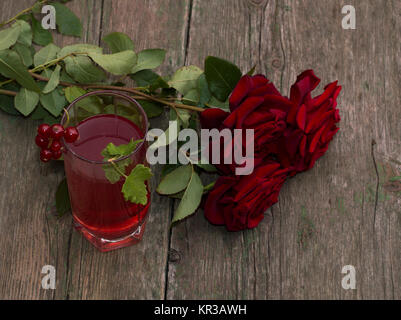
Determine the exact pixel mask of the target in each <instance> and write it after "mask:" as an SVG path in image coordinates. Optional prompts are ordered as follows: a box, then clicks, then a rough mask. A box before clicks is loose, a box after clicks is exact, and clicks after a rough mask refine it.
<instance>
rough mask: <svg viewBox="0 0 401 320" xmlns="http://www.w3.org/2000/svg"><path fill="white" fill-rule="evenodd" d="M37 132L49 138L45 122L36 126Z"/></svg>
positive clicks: (48, 130)
mask: <svg viewBox="0 0 401 320" xmlns="http://www.w3.org/2000/svg"><path fill="white" fill-rule="evenodd" d="M38 133H39V134H40V135H41V136H42V137H44V138H50V126H49V125H48V124H46V123H43V124H41V125H40V126H39V127H38Z"/></svg>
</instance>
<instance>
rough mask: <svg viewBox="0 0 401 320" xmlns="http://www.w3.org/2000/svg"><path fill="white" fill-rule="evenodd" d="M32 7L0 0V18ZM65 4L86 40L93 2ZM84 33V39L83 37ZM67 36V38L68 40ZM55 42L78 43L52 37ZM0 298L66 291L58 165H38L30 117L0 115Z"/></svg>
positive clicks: (66, 229)
mask: <svg viewBox="0 0 401 320" xmlns="http://www.w3.org/2000/svg"><path fill="white" fill-rule="evenodd" d="M31 5H32V1H25V0H22V1H14V2H12V3H6V2H2V4H1V5H0V6H1V10H0V12H1V13H0V17H1V20H5V19H8V18H10V17H12V16H14V15H15V14H16V13H18V12H20V11H21V10H23V9H25V8H27V7H29V6H31ZM69 6H70V7H71V8H72V9H73V10H74V11H75V12H77V13H78V14H79V15H80V16H81V17H83V18H84V19H83V20H84V36H83V41H90V40H91V32H90V29H89V26H91V25H92V21H95V20H96V19H97V20H98V21H100V19H99V15H97V16H96V14H94V15H93V14H92V13H93V12H96V11H97V10H94V9H98V8H100V6H99V4H96V3H95V1H81V2H80V3H74V4H73V3H71V4H69ZM88 35H89V37H88ZM68 38H69V39H68ZM55 39H56V42H57V43H58V44H59V45H63V43H64V44H67V43H71V42H72V41H75V42H76V41H78V40H77V39H72V38H71V37H64V38H61V37H59V36H56V37H55ZM0 123H1V126H0V128H1V133H0V139H1V146H2V148H1V151H0V159H1V180H0V185H1V189H2V190H4V191H5V192H3V193H2V196H1V201H0V212H1V215H0V230H1V231H0V232H1V234H2V239H3V241H1V244H0V252H1V253H0V255H1V256H0V270H1V274H0V288H1V289H0V297H1V298H4V299H53V298H61V297H64V296H65V293H66V288H65V284H66V281H65V279H66V274H67V272H66V265H68V254H67V253H68V248H69V242H68V239H69V233H70V230H71V218H70V217H69V216H68V217H67V216H66V217H63V218H62V219H57V218H56V217H55V216H54V213H55V212H54V211H55V208H54V192H55V188H56V186H57V184H58V182H59V181H60V180H61V178H62V170H61V169H62V164H60V163H58V164H54V163H52V164H48V165H42V164H40V162H39V152H38V149H37V147H36V146H35V144H34V137H35V134H36V133H35V132H36V127H37V122H36V121H31V120H26V119H23V118H19V117H12V116H8V115H5V114H4V113H1V114H0ZM45 265H53V266H55V267H56V275H57V282H56V285H57V289H56V290H43V289H42V288H41V279H42V277H43V275H42V274H41V270H42V267H43V266H45Z"/></svg>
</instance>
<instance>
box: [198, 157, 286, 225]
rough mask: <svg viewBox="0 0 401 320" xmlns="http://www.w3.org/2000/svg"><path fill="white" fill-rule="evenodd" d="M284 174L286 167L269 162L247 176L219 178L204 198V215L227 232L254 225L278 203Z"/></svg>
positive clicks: (284, 177)
mask: <svg viewBox="0 0 401 320" xmlns="http://www.w3.org/2000/svg"><path fill="white" fill-rule="evenodd" d="M287 175H288V169H282V168H280V165H279V164H278V163H273V162H270V163H267V164H264V165H263V166H259V167H258V168H256V169H255V170H254V172H253V173H252V174H251V175H248V176H222V177H220V178H219V179H218V180H217V182H216V184H215V186H214V188H213V190H212V191H211V192H210V193H209V195H208V197H207V199H206V203H205V206H204V210H205V216H206V218H207V219H208V220H209V222H211V223H213V224H217V225H225V226H226V228H227V230H229V231H239V230H244V229H250V228H255V227H256V226H257V225H258V224H259V222H260V221H261V220H262V219H263V217H264V212H265V211H266V210H267V209H268V208H269V207H271V206H272V205H273V204H275V203H276V202H277V200H278V195H279V192H280V189H281V187H282V185H283V184H284V182H285V179H286V177H287Z"/></svg>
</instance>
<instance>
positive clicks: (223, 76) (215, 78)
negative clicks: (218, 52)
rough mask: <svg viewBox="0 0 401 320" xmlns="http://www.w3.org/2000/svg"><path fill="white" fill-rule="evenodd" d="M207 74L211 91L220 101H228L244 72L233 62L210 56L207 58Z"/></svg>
mask: <svg viewBox="0 0 401 320" xmlns="http://www.w3.org/2000/svg"><path fill="white" fill-rule="evenodd" d="M205 75H206V80H207V83H208V85H209V89H210V92H211V93H212V94H213V95H214V96H215V97H216V98H217V99H219V100H220V101H226V100H227V98H228V96H229V95H230V93H231V92H232V91H233V90H234V88H235V86H236V85H237V83H238V81H239V79H240V78H241V75H242V73H241V71H240V69H239V68H238V67H237V66H236V65H234V64H232V63H231V62H229V61H226V60H223V59H220V58H216V57H211V56H209V57H207V58H206V60H205Z"/></svg>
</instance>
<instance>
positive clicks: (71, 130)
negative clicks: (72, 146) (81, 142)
mask: <svg viewBox="0 0 401 320" xmlns="http://www.w3.org/2000/svg"><path fill="white" fill-rule="evenodd" d="M78 136H79V133H78V130H77V128H75V127H68V128H67V129H65V135H64V139H65V141H66V142H68V143H73V142H75V141H76V140H77V139H78Z"/></svg>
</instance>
